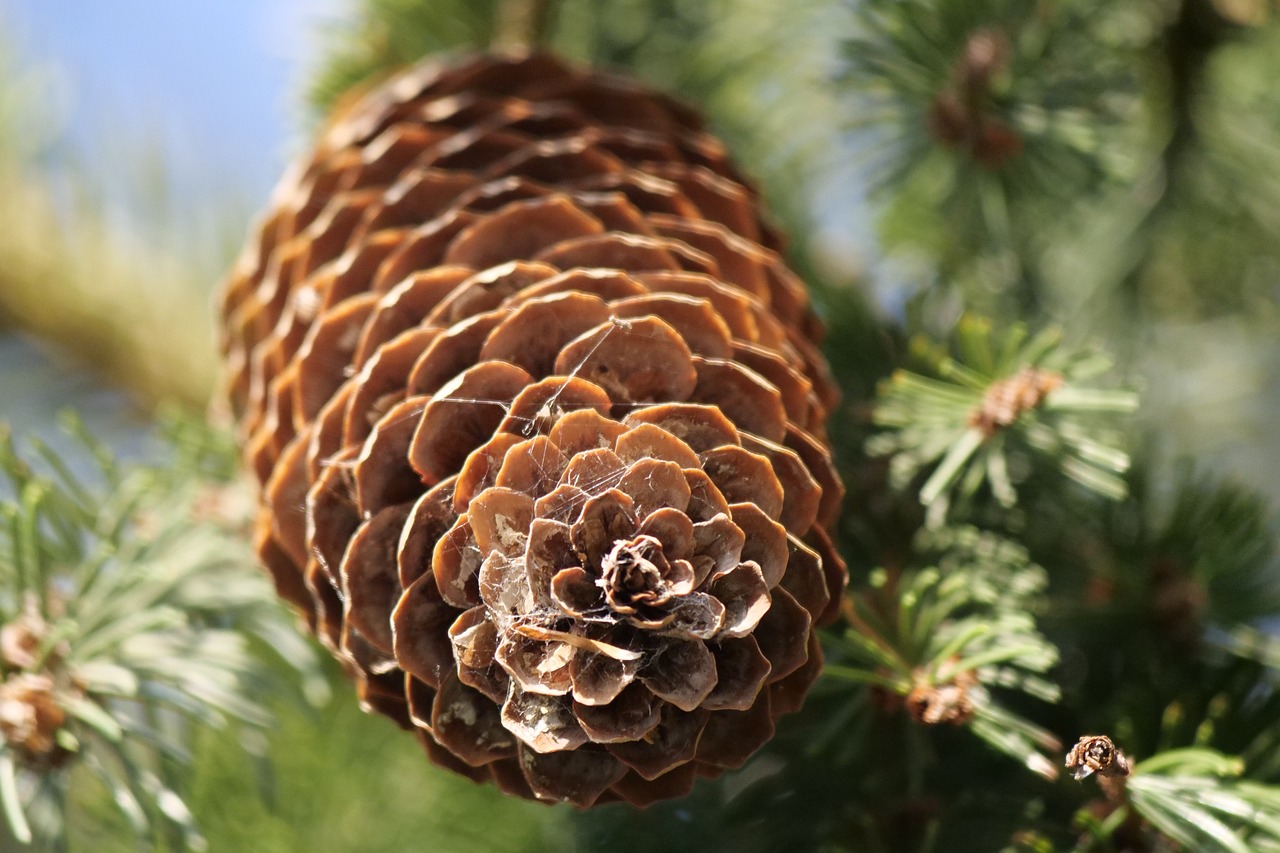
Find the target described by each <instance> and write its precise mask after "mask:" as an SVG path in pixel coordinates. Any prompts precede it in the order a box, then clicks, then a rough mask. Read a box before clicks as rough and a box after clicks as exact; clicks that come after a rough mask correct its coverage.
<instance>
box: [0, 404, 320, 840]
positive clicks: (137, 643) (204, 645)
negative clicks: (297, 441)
mask: <svg viewBox="0 0 1280 853" xmlns="http://www.w3.org/2000/svg"><path fill="white" fill-rule="evenodd" d="M66 426H67V429H68V431H69V432H71V433H72V435H73V436H75V437H77V438H79V439H80V443H81V444H82V445H83V447H84V448H85V450H86V453H85V454H83V455H82V456H80V457H77V458H74V459H63V458H61V457H59V456H58V455H57V454H55V453H53V452H52V451H51V450H50V449H49V448H48V447H47V446H45V445H43V444H38V443H37V444H36V446H35V450H34V456H35V457H36V458H35V459H34V460H32V461H28V460H27V459H26V458H24V457H23V456H22V455H20V454H19V453H18V452H17V450H16V449H15V446H14V442H13V441H12V440H11V439H10V438H9V437H8V436H7V435H6V436H3V437H0V472H3V474H4V475H5V478H6V479H7V481H8V483H7V488H6V487H5V485H4V484H0V495H7V496H6V497H4V498H3V500H0V518H3V519H4V524H3V525H0V624H3V629H2V633H0V705H2V706H3V709H4V715H3V724H0V735H3V743H2V744H0V801H2V804H3V811H4V814H5V816H6V818H7V822H8V824H9V828H10V831H11V832H12V834H13V836H14V837H15V838H17V839H19V840H20V841H23V842H24V843H29V842H31V841H32V840H39V841H43V842H47V843H50V844H53V845H55V846H56V845H57V844H58V843H60V839H61V838H63V837H64V836H65V833H66V830H67V821H68V816H67V814H66V813H65V809H66V807H67V806H66V803H67V802H68V801H69V799H71V800H74V798H69V797H68V790H69V788H70V787H71V786H72V785H73V784H75V783H73V780H75V779H81V780H83V779H88V778H94V777H96V778H97V780H98V782H99V783H100V784H101V786H102V789H103V790H104V791H106V792H110V794H111V795H112V797H113V798H114V800H115V802H116V805H117V807H118V808H119V810H120V811H121V813H122V814H123V815H124V816H125V817H126V818H127V822H128V824H129V825H131V826H132V827H133V828H134V830H135V832H137V833H138V834H139V836H140V837H150V833H152V832H153V831H155V830H157V828H161V829H160V831H162V832H164V833H169V832H170V830H172V832H175V833H177V834H176V836H174V837H175V838H181V839H184V840H183V844H184V845H185V846H186V847H187V848H189V849H199V844H200V836H199V833H198V831H197V830H196V828H195V826H194V823H193V818H192V816H191V813H190V811H189V810H188V809H187V807H186V805H185V803H184V801H183V794H182V792H181V791H180V790H179V789H178V787H179V786H178V785H177V784H176V782H175V779H171V778H169V777H171V776H177V774H173V773H171V772H170V770H171V769H172V768H173V766H174V762H178V763H181V762H182V761H184V760H187V758H188V757H189V755H190V752H191V751H190V749H188V748H187V746H186V745H185V743H184V742H185V741H186V740H188V739H189V738H190V737H191V736H192V735H193V733H194V732H195V731H196V728H195V726H196V725H197V724H205V725H211V726H222V725H226V724H227V723H229V722H232V721H234V722H237V723H239V724H242V725H251V726H258V727H262V726H266V725H268V724H269V723H270V721H271V717H270V715H269V714H267V713H266V711H265V710H264V709H263V708H262V706H261V705H260V704H259V703H258V702H257V701H256V700H255V699H253V698H251V697H250V694H249V690H250V688H251V684H252V683H253V679H254V678H255V674H256V673H257V672H258V670H259V669H260V667H261V665H262V663H263V662H262V661H260V660H258V659H257V658H255V656H254V655H252V654H251V653H250V646H251V645H253V644H256V645H258V646H261V647H263V648H267V647H271V645H272V643H273V641H274V640H275V639H276V638H278V637H279V636H281V635H284V634H288V633H293V631H292V628H291V627H290V626H289V624H288V623H289V622H290V621H291V619H290V617H289V616H287V615H286V614H284V613H283V612H282V610H281V609H280V607H279V605H278V604H277V602H276V597H275V595H274V593H273V591H272V589H271V585H270V583H269V582H268V581H267V579H266V578H265V577H263V576H262V575H261V574H260V573H259V572H258V571H257V570H256V569H254V568H252V566H253V561H252V559H251V558H250V556H249V555H248V554H247V553H246V548H245V545H244V544H243V543H244V540H245V537H244V535H243V530H242V529H241V528H242V526H243V521H244V518H247V516H244V511H245V510H246V509H248V506H247V505H245V506H243V507H240V508H239V509H237V506H238V505H237V503H236V497H235V496H236V494H237V492H236V491H235V490H233V489H229V488H228V487H226V486H225V484H222V483H219V482H217V478H222V477H225V475H226V474H227V472H229V471H230V470H232V468H233V465H234V454H233V453H231V452H230V450H229V448H230V446H231V445H230V443H229V442H228V441H226V440H225V438H223V437H222V436H220V435H218V434H216V433H214V432H213V431H212V430H210V429H209V428H208V427H205V426H203V425H200V424H198V423H196V422H192V421H181V420H172V419H171V420H170V421H169V422H168V424H167V432H168V434H169V435H170V437H171V438H172V441H173V447H174V453H173V458H172V460H171V462H170V463H169V464H167V465H165V466H155V467H150V466H142V465H123V464H120V463H119V462H117V461H116V460H115V459H114V457H113V456H112V455H111V454H110V453H109V452H108V451H107V450H106V449H105V448H104V447H103V446H102V445H101V444H100V443H98V442H96V441H95V440H94V439H93V438H92V437H91V436H90V435H89V433H88V431H87V430H86V429H85V428H84V427H83V425H82V424H80V423H79V422H78V421H77V420H75V419H74V418H68V419H66ZM86 461H88V462H89V464H88V465H85V464H84V463H85V462H86ZM86 468H87V469H88V473H83V470H84V469H86ZM211 507H212V509H211ZM219 513H223V516H222V517H219ZM276 648H280V649H287V650H288V653H289V655H290V660H289V661H288V663H289V665H290V666H292V667H294V668H295V671H297V672H299V673H300V674H301V675H302V676H303V678H304V680H305V679H307V678H312V679H319V678H320V676H319V675H318V671H317V670H316V668H315V667H316V661H315V659H314V657H313V656H312V653H311V650H310V649H309V648H308V647H307V646H305V645H301V644H297V643H295V644H293V645H292V646H290V645H287V644H282V645H279V646H276ZM77 766H79V767H83V768H85V769H86V770H87V771H89V772H88V774H87V775H86V774H83V773H80V774H73V773H72V772H71V770H72V769H74V768H75V767H77ZM35 812H39V813H41V814H45V815H52V816H53V821H52V822H50V821H47V820H45V821H42V822H41V824H40V826H39V828H38V830H37V831H36V832H33V831H32V826H33V822H32V821H30V820H29V819H28V815H29V814H33V813H35ZM163 827H168V828H167V829H163Z"/></svg>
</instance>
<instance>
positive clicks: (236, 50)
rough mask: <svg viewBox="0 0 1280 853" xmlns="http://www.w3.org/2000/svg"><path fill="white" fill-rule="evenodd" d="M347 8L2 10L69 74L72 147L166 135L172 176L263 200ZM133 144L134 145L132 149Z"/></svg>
mask: <svg viewBox="0 0 1280 853" xmlns="http://www.w3.org/2000/svg"><path fill="white" fill-rule="evenodd" d="M343 5H344V4H343V2H342V0H0V32H3V33H5V35H6V36H7V38H6V40H7V41H9V42H11V43H13V44H15V45H16V47H17V49H18V52H19V54H20V55H21V56H22V57H23V59H24V60H25V61H27V62H36V63H50V64H52V66H53V67H55V68H56V69H57V71H58V73H59V77H60V80H61V83H62V84H63V85H62V86H60V87H59V89H60V95H59V98H60V100H61V101H63V102H64V104H65V105H64V110H65V112H66V116H67V120H68V128H67V129H68V132H69V137H70V139H71V140H72V141H73V143H74V144H75V145H76V146H77V147H78V148H85V149H87V150H88V151H89V152H90V155H91V156H92V154H93V152H94V149H96V148H98V147H99V142H98V141H99V140H111V139H112V138H113V137H114V138H115V140H116V141H117V142H119V134H120V128H122V127H123V128H125V129H126V130H128V129H130V128H137V135H138V136H146V135H147V132H158V133H159V134H160V139H162V140H163V145H164V149H165V150H166V151H167V152H169V153H170V154H171V156H172V159H173V162H172V163H171V164H170V167H171V168H173V169H176V170H177V171H179V172H180V173H181V172H191V173H193V174H201V175H204V176H212V177H213V179H214V180H216V181H217V182H218V183H219V184H220V185H221V186H223V187H224V188H231V189H233V190H235V191H236V192H237V194H241V193H244V194H247V196H248V197H249V198H251V199H256V200H258V201H259V203H260V202H261V200H264V199H265V197H266V194H267V192H268V190H269V189H270V186H271V185H272V183H273V182H274V180H275V177H276V176H277V175H278V174H279V172H280V170H281V169H282V167H283V164H284V162H285V160H286V158H287V154H288V152H289V151H291V150H293V148H294V146H295V140H296V138H297V130H298V128H299V127H300V125H301V122H300V121H299V112H298V106H297V105H298V103H299V101H300V98H299V92H300V88H301V87H300V81H301V80H302V79H303V78H304V74H305V64H306V58H307V56H308V55H309V53H310V51H311V48H312V45H313V44H314V40H315V37H316V33H317V30H318V29H319V27H320V25H321V24H322V22H326V21H327V22H332V21H334V20H335V19H336V18H337V17H338V13H339V12H340V10H341V9H342V8H343ZM124 141H125V143H127V141H128V140H127V138H126V139H125V140H124Z"/></svg>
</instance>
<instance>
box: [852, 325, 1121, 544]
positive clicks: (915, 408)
mask: <svg viewBox="0 0 1280 853" xmlns="http://www.w3.org/2000/svg"><path fill="white" fill-rule="evenodd" d="M913 351H914V353H915V354H916V357H917V360H918V361H920V362H921V363H922V364H921V370H923V371H925V372H923V373H920V372H914V371H910V370H906V369H903V370H899V371H898V372H896V373H895V374H894V375H893V376H892V377H890V379H889V380H888V381H887V382H885V383H884V384H883V385H882V387H881V389H880V393H879V399H878V402H877V405H876V409H875V413H874V421H875V423H876V425H877V426H880V427H882V428H884V429H885V431H884V432H881V433H878V434H876V435H874V436H872V438H871V439H870V440H869V441H868V442H867V450H868V452H869V453H870V454H872V455H880V456H892V461H891V463H890V464H891V468H890V474H891V478H892V481H893V483H894V485H896V486H897V487H898V488H906V487H908V486H910V485H912V484H916V483H919V482H920V480H921V479H922V478H923V484H922V485H919V486H918V488H919V499H920V502H921V504H923V505H924V506H925V507H926V508H928V510H929V513H930V515H929V518H930V521H931V523H932V524H934V525H937V524H941V523H942V521H943V520H944V519H945V518H946V516H947V513H948V512H950V511H951V510H952V509H953V507H955V506H957V505H960V506H964V507H969V506H971V505H972V504H973V502H974V501H975V500H978V499H980V498H981V497H982V496H986V497H988V498H990V499H993V500H994V501H995V503H996V504H997V505H998V506H1000V507H1003V508H1006V509H1007V508H1009V507H1011V506H1013V505H1014V503H1016V501H1017V497H1018V486H1019V484H1020V482H1021V481H1022V480H1025V479H1027V478H1028V477H1029V476H1030V473H1034V472H1035V470H1036V469H1040V470H1044V469H1048V470H1051V471H1054V470H1056V471H1057V472H1059V473H1060V474H1062V475H1065V476H1066V477H1067V478H1069V479H1071V480H1073V481H1075V482H1077V483H1079V484H1080V485H1082V486H1084V487H1085V488H1087V489H1088V490H1090V491H1092V492H1095V493H1097V494H1099V495H1102V496H1104V497H1106V498H1109V499H1113V500H1116V499H1119V498H1122V497H1123V496H1124V495H1125V493H1126V486H1125V482H1124V479H1123V477H1122V475H1123V474H1124V472H1125V471H1126V470H1127V469H1128V467H1129V457H1128V455H1127V454H1126V453H1125V451H1124V450H1123V449H1121V448H1120V447H1118V446H1116V445H1117V444H1118V443H1119V441H1120V438H1119V436H1118V432H1117V429H1116V428H1115V426H1114V425H1113V423H1111V421H1113V420H1114V418H1115V416H1117V415H1119V414H1127V413H1129V412H1132V411H1133V410H1134V409H1135V408H1136V406H1137V397H1136V395H1134V394H1133V393H1131V392H1128V391H1121V390H1112V389H1100V388H1092V387H1086V386H1082V385H1080V384H1079V383H1082V382H1085V381H1087V380H1089V379H1091V378H1093V377H1094V376H1096V375H1097V374H1098V373H1099V372H1101V370H1102V367H1103V365H1105V364H1106V363H1107V362H1106V360H1105V359H1103V358H1102V357H1101V356H1100V355H1099V354H1097V353H1094V352H1088V351H1080V352H1077V351H1071V350H1068V349H1067V348H1065V347H1063V346H1062V344H1061V340H1060V337H1059V335H1058V333H1057V332H1056V331H1055V330H1052V329H1050V330H1046V331H1045V332H1042V333H1040V334H1039V335H1036V336H1034V337H1032V338H1030V339H1028V338H1027V333H1026V330H1025V328H1023V327H1022V326H1020V325H1015V326H1013V327H1011V328H1010V329H1009V330H1008V331H1006V332H1005V333H1004V334H1003V335H1002V336H997V335H996V334H995V333H994V332H993V330H992V328H991V325H990V323H988V322H987V321H985V320H983V319H980V318H976V317H973V316H966V317H964V318H962V319H961V321H960V322H959V324H958V325H957V327H956V330H955V334H954V336H953V340H952V342H951V353H948V352H947V351H945V350H942V349H940V348H938V347H936V346H933V345H931V344H929V343H928V342H927V341H925V340H924V339H917V341H916V342H915V345H914V347H913ZM952 353H953V354H952ZM1028 466H1030V468H1031V470H1030V471H1029V472H1028V471H1026V469H1027V468H1028ZM1014 471H1024V472H1025V473H1022V474H1018V475H1016V476H1015V474H1014V473H1013V472H1014Z"/></svg>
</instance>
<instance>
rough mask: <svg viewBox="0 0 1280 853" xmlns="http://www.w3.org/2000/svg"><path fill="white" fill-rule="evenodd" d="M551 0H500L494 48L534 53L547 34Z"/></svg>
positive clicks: (494, 33) (494, 34)
mask: <svg viewBox="0 0 1280 853" xmlns="http://www.w3.org/2000/svg"><path fill="white" fill-rule="evenodd" d="M550 18H551V0H501V2H499V4H498V13H497V21H496V26H495V27H494V32H493V45H492V46H493V48H494V49H495V50H506V51H517V52H524V53H527V52H531V51H534V50H536V49H537V48H538V47H539V46H540V45H541V44H542V41H543V39H544V38H545V37H546V34H547V24H548V22H549V21H550Z"/></svg>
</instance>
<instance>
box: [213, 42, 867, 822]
mask: <svg viewBox="0 0 1280 853" xmlns="http://www.w3.org/2000/svg"><path fill="white" fill-rule="evenodd" d="M778 249H779V239H778V237H777V236H776V234H775V232H774V231H773V230H772V228H771V227H770V226H769V225H768V223H767V222H766V220H765V218H764V217H763V215H762V214H761V211H760V208H759V206H758V202H757V196H756V193H755V191H754V190H753V189H752V188H751V187H750V186H749V185H748V184H747V183H746V182H745V181H744V180H743V178H742V177H741V176H740V175H739V174H738V173H737V172H736V171H735V169H734V168H733V166H732V165H731V164H730V163H729V161H728V160H727V158H726V156H725V154H724V151H723V147H722V146H721V144H720V143H719V142H718V141H717V140H715V139H714V138H712V137H711V136H709V135H707V134H706V133H705V132H704V131H703V130H702V126H701V121H700V119H699V118H698V117H697V116H696V115H695V114H694V113H693V112H691V111H690V110H688V109H687V108H685V107H682V106H680V105H678V104H676V103H675V102H673V101H671V100H669V99H667V98H665V97H663V96H661V95H657V94H654V93H652V92H649V91H646V90H644V89H642V88H640V87H638V86H636V85H634V84H631V83H628V82H625V81H623V80H620V79H618V78H614V77H610V76H606V75H602V74H597V73H592V72H584V71H580V70H576V69H572V68H569V67H566V66H564V65H562V64H561V63H560V62H558V61H557V60H554V59H550V58H547V57H542V56H534V57H526V58H500V57H479V58H469V59H463V60H454V61H451V62H448V63H428V64H423V65H421V66H418V67H416V68H414V69H411V70H410V71H408V72H406V73H404V74H402V75H400V76H398V77H396V78H394V79H393V80H391V81H390V82H388V83H385V84H383V85H381V86H379V87H377V88H376V89H373V90H372V91H369V92H367V93H364V94H363V95H361V96H359V97H358V98H355V99H353V100H352V101H350V102H349V103H347V104H346V105H345V106H344V108H343V109H341V110H340V111H339V113H338V115H337V116H336V117H335V118H334V119H333V120H332V121H331V122H330V123H329V124H328V126H327V129H326V130H325V131H324V133H323V135H322V137H321V139H320V141H319V143H318V144H317V146H316V148H315V149H314V151H313V152H311V153H310V154H309V155H308V156H306V157H304V158H302V159H301V160H300V161H299V163H298V164H297V165H295V167H294V168H293V169H292V170H291V171H290V172H289V173H288V174H287V175H286V176H285V178H284V180H283V181H282V183H281V185H280V188H279V189H278V190H277V192H276V195H275V197H274V199H273V206H272V208H271V209H270V211H269V212H268V213H267V215H266V217H265V218H264V220H263V223H262V225H261V228H260V230H259V232H258V234H257V235H256V236H255V237H254V238H253V239H252V240H251V241H250V243H249V244H248V246H247V248H246V249H245V251H244V253H243V255H242V257H241V259H240V261H239V263H238V265H237V267H236V269H235V271H234V272H233V274H232V276H231V278H230V281H229V283H228V284H227V286H226V288H225V291H224V298H223V304H222V309H223V346H224V350H225V353H226V357H227V364H228V367H229V370H228V377H229V378H228V385H227V391H228V397H229V399H230V401H231V404H232V408H233V411H234V412H235V415H236V417H237V419H238V423H239V428H240V432H241V439H242V442H243V447H244V453H245V457H246V462H247V464H248V465H249V466H250V468H251V469H252V471H253V472H254V473H255V474H256V476H257V477H258V479H259V481H260V482H261V484H262V507H261V510H260V512H259V515H258V519H257V528H256V536H255V545H256V548H257V551H258V554H259V556H260V558H261V560H262V562H263V563H264V565H265V566H266V567H267V568H268V570H269V571H270V572H271V574H272V576H273V577H274V579H275V581H276V586H277V589H278V591H279V592H280V594H281V595H282V596H283V597H284V598H286V599H287V600H289V601H290V602H291V603H292V604H294V605H295V606H297V607H298V608H299V609H300V610H301V611H302V613H303V614H304V615H305V616H306V617H307V619H308V621H309V624H310V625H311V627H312V628H313V629H314V630H315V632H316V633H317V635H318V636H319V637H320V639H321V640H322V641H323V642H325V644H326V645H327V646H328V647H329V648H330V649H331V651H333V653H334V654H335V655H337V656H338V658H339V659H340V660H342V661H343V663H344V664H345V665H346V666H347V668H348V670H349V672H351V674H352V675H353V677H354V678H355V679H356V681H357V686H358V691H359V695H360V698H361V701H362V703H363V705H364V706H365V707H366V708H367V709H369V710H374V711H378V712H380V713H383V714H385V715H387V716H389V717H391V718H393V719H395V720H396V721H397V722H398V723H400V724H401V725H402V726H404V727H405V728H409V729H413V730H414V731H416V733H417V734H418V736H419V738H420V739H421V740H422V742H423V744H424V745H425V747H426V750H427V753H428V755H429V756H430V757H431V759H432V760H433V761H435V762H437V763H439V764H441V765H443V766H446V767H449V768H450V769H453V770H455V771H457V772H460V773H463V774H465V775H467V776H469V777H471V778H473V779H476V780H481V781H484V780H488V781H493V782H494V783H496V784H497V785H498V786H499V787H500V788H502V789H503V790H504V791H507V792H509V793H512V794H516V795H519V796H523V797H531V798H539V799H546V800H562V801H567V802H571V803H574V804H575V805H578V806H589V805H592V804H595V803H603V802H609V801H613V800H626V801H628V802H631V803H633V804H636V805H641V806H643V805H647V804H648V803H651V802H654V801H656V800H660V799H665V798H669V797H675V796H680V795H682V794H684V793H687V792H688V791H689V790H690V788H691V787H692V785H693V782H694V779H695V778H696V777H697V776H715V775H718V774H720V773H721V772H723V771H724V770H725V769H728V768H734V767H738V766H740V765H741V764H742V763H743V762H745V761H746V759H747V758H748V757H749V756H750V755H751V754H752V753H754V752H755V751H756V750H757V749H758V748H759V747H760V746H761V745H762V744H764V743H765V742H766V741H767V740H768V739H769V738H770V737H771V736H772V733H773V726H774V721H775V720H776V718H777V717H778V716H779V715H781V714H783V713H788V712H791V711H794V710H796V709H798V708H799V706H800V704H801V703H802V702H803V699H804V695H805V693H806V692H807V690H808V688H809V686H810V685H811V684H812V683H813V681H814V680H815V679H816V678H817V676H818V674H819V672H820V670H821V651H820V649H819V646H818V644H817V640H816V636H815V634H814V629H815V626H817V625H819V624H822V623H823V622H825V621H828V620H830V619H832V618H834V615H835V613H836V609H837V604H838V599H839V596H840V593H841V590H842V588H843V585H844V583H845V569H844V566H843V564H842V563H841V561H840V559H839V557H838V556H837V555H836V554H835V552H834V550H833V549H832V547H831V544H830V540H829V538H828V535H827V531H828V530H829V528H830V526H831V525H832V523H833V521H834V519H835V516H836V513H837V512H838V508H839V503H840V499H841V496H842V492H843V488H842V486H841V484H840V481H839V478H838V476H837V474H836V472H835V470H834V468H833V466H832V463H831V457H830V453H829V451H828V449H827V447H826V444H825V430H824V425H823V424H824V420H825V418H826V415H827V412H828V411H829V410H830V408H831V406H832V405H834V403H835V399H836V393H835V389H834V386H833V384H832V382H831V379H830V377H829V376H828V373H827V368H826V366H825V362H824V361H823V359H822V356H821V355H820V353H819V351H818V349H817V340H818V338H819V337H820V335H821V324H820V323H819V322H818V320H817V319H816V317H815V315H814V313H813V311H812V309H811V307H810V304H809V300H808V295H807V293H806V290H805V288H804V286H803V284H802V283H801V282H800V281H799V279H798V278H797V277H796V276H795V275H794V273H792V272H791V271H790V270H789V269H788V268H787V267H786V265H785V264H784V262H783V261H782V259H781V257H780V256H779V255H778Z"/></svg>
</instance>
